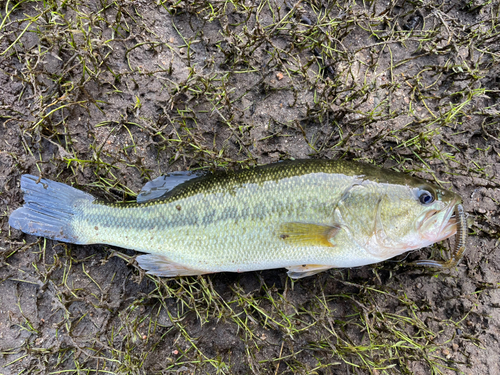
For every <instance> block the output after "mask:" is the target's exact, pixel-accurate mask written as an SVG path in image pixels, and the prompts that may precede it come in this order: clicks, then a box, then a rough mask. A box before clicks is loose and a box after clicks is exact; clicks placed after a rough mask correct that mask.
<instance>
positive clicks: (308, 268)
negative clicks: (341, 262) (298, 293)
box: [286, 264, 333, 279]
mask: <svg viewBox="0 0 500 375" xmlns="http://www.w3.org/2000/svg"><path fill="white" fill-rule="evenodd" d="M330 268H333V266H325V265H324V264H304V265H302V266H290V267H286V269H287V270H288V276H289V277H290V278H292V279H300V278H302V277H307V276H312V275H316V274H317V273H320V272H323V271H326V270H328V269H330Z"/></svg>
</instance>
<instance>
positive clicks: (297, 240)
mask: <svg viewBox="0 0 500 375" xmlns="http://www.w3.org/2000/svg"><path fill="white" fill-rule="evenodd" d="M339 230H340V226H335V225H322V224H311V223H285V224H283V225H281V227H280V228H279V237H280V238H281V239H282V240H283V241H285V242H287V243H289V244H293V245H298V246H321V247H333V246H335V244H334V243H333V242H332V241H331V239H332V238H333V237H335V235H336V234H337V233H338V232H339Z"/></svg>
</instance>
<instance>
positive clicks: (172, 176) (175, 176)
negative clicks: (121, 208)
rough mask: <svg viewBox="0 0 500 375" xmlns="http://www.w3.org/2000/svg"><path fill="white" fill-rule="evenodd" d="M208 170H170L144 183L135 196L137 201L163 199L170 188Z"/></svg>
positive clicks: (205, 173)
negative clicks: (170, 171)
mask: <svg viewBox="0 0 500 375" xmlns="http://www.w3.org/2000/svg"><path fill="white" fill-rule="evenodd" d="M208 174H209V172H204V171H194V172H192V171H182V172H172V173H169V174H167V175H164V176H160V177H157V178H155V179H154V180H151V181H149V182H148V183H147V184H146V185H144V186H143V187H142V189H141V191H140V192H139V195H138V196H137V203H144V202H147V201H151V200H156V199H164V198H166V197H167V196H168V195H170V193H171V192H172V190H173V189H174V188H176V187H178V186H180V185H182V184H185V183H186V182H188V181H191V180H193V179H195V178H200V177H204V176H206V175H208Z"/></svg>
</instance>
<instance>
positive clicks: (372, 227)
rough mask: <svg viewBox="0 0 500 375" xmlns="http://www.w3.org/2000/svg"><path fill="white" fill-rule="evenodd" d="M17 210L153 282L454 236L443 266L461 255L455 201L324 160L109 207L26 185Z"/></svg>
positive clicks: (359, 255) (326, 260)
mask: <svg viewBox="0 0 500 375" xmlns="http://www.w3.org/2000/svg"><path fill="white" fill-rule="evenodd" d="M21 189H22V190H23V192H24V199H25V204H24V206H23V207H21V208H18V209H17V210H15V211H14V212H13V213H12V214H11V216H10V218H9V224H10V225H11V226H12V227H13V228H16V229H20V230H21V231H23V232H25V233H27V234H32V235H36V236H43V237H46V238H50V239H53V240H58V241H63V242H69V243H74V244H108V245H113V246H119V247H123V248H127V249H134V250H137V251H140V252H144V253H148V254H145V255H140V256H138V257H137V261H138V263H139V265H140V266H141V267H142V268H143V269H145V270H146V271H147V272H148V273H150V274H153V275H158V276H184V275H201V274H207V273H213V272H244V271H253V270H264V269H272V268H281V267H286V268H287V269H288V270H289V272H288V274H289V275H290V277H292V278H300V277H304V276H309V275H313V274H315V273H317V272H321V271H324V270H327V269H329V268H334V267H356V266H363V265H366V264H372V263H376V262H381V261H383V260H386V259H389V258H392V257H394V256H396V255H399V254H402V253H404V252H407V251H410V250H416V249H420V248H423V247H426V246H429V245H431V244H433V243H435V242H438V241H441V240H444V239H446V238H448V237H450V236H452V235H454V234H455V233H457V240H456V241H455V247H454V249H453V250H452V256H451V258H450V260H449V261H447V262H439V261H433V260H422V261H417V262H416V264H417V265H422V266H432V267H438V268H450V267H453V266H455V265H457V264H458V262H459V261H460V259H461V257H462V256H463V253H464V251H465V241H466V235H467V227H466V220H465V218H464V212H463V208H462V205H461V198H460V196H458V195H457V194H455V193H453V192H451V191H448V190H444V189H442V188H440V187H438V186H435V185H432V184H430V183H427V182H425V181H423V180H421V179H418V178H414V177H411V176H409V175H406V174H402V173H397V172H393V171H390V170H385V169H380V168H377V167H373V166H370V165H367V164H361V163H356V162H346V161H331V160H299V161H292V162H282V163H277V164H271V165H267V166H263V167H257V168H253V169H246V170H241V171H238V172H228V173H215V174H210V175H200V174H196V173H194V174H191V173H190V172H176V173H173V174H171V175H167V176H166V177H160V178H158V179H156V180H153V181H151V182H149V183H148V184H146V185H145V187H144V188H143V190H142V191H141V193H140V194H139V196H138V199H137V203H128V204H127V203H108V202H103V201H100V200H97V199H95V198H94V197H93V196H92V195H90V194H88V193H85V192H83V191H80V190H77V189H75V188H73V187H70V186H68V185H65V184H62V183H58V182H54V181H50V180H46V179H39V178H37V177H35V176H30V175H23V176H22V177H21Z"/></svg>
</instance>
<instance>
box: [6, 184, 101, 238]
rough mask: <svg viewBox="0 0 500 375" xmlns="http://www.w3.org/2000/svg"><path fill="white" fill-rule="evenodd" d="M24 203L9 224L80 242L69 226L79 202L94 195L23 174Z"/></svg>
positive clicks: (38, 234) (30, 232) (12, 216)
mask: <svg viewBox="0 0 500 375" xmlns="http://www.w3.org/2000/svg"><path fill="white" fill-rule="evenodd" d="M21 190H22V191H23V192H24V201H25V203H24V206H23V207H21V208H18V209H17V210H15V211H14V212H13V213H12V214H11V215H10V217H9V225H10V226H11V227H13V228H15V229H19V230H21V231H23V232H24V233H27V234H32V235H35V236H41V237H46V238H50V239H52V240H58V241H63V242H70V243H75V244H83V243H85V240H84V239H83V238H79V236H78V234H77V233H74V231H73V229H72V227H71V221H72V219H73V217H74V216H75V214H77V213H78V211H79V207H81V204H82V203H89V202H92V201H93V200H94V199H95V198H94V197H93V196H92V195H90V194H87V193H85V192H83V191H80V190H77V189H75V188H73V187H71V186H68V185H65V184H61V183H60V182H55V181H50V180H45V179H43V178H42V179H40V181H39V178H38V177H35V176H31V175H28V174H25V175H23V176H22V177H21Z"/></svg>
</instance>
